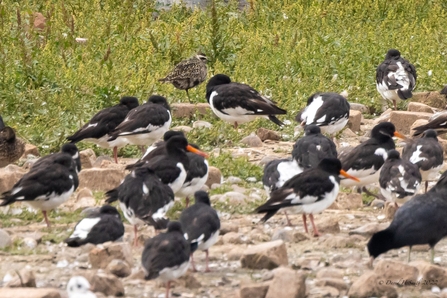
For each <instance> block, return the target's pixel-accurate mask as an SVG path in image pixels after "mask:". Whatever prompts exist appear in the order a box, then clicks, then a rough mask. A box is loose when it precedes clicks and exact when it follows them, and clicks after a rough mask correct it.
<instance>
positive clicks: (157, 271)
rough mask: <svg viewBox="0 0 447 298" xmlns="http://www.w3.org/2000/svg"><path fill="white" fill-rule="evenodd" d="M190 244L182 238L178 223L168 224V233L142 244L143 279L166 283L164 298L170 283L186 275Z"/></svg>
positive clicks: (167, 294) (167, 295)
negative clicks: (157, 279) (159, 280)
mask: <svg viewBox="0 0 447 298" xmlns="http://www.w3.org/2000/svg"><path fill="white" fill-rule="evenodd" d="M190 252H191V250H190V244H189V243H188V242H187V241H186V239H185V237H184V236H183V230H182V226H181V224H180V223H179V222H178V221H173V222H170V223H169V225H168V231H167V232H166V233H161V234H159V235H157V236H155V237H153V238H150V239H149V240H147V241H146V243H145V244H144V250H143V255H142V256H141V263H142V265H143V270H144V272H145V276H144V279H146V280H151V279H155V278H157V277H159V278H160V279H161V280H162V281H165V282H166V296H165V297H166V298H168V297H169V289H170V286H171V281H173V280H175V279H177V278H179V277H181V276H182V275H183V274H185V273H186V271H187V270H188V267H189V261H190Z"/></svg>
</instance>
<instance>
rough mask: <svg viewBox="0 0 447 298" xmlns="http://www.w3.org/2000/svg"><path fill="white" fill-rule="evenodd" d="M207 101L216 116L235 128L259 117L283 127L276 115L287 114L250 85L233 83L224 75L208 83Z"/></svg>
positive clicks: (213, 78) (216, 76)
mask: <svg viewBox="0 0 447 298" xmlns="http://www.w3.org/2000/svg"><path fill="white" fill-rule="evenodd" d="M206 100H207V101H208V103H209V104H210V107H211V110H212V111H213V112H214V114H216V116H217V117H219V118H220V119H222V120H224V121H227V122H230V123H231V124H233V125H234V128H237V127H238V124H241V123H246V122H250V121H252V120H254V119H256V118H257V117H263V118H267V119H270V120H271V121H272V122H274V123H275V124H277V125H280V126H282V125H284V123H282V122H281V121H280V120H279V119H278V118H276V116H275V115H284V114H286V113H287V111H286V110H283V109H281V108H279V107H277V106H276V103H275V102H274V101H272V100H270V99H268V98H267V97H265V96H263V95H261V94H259V92H258V91H256V90H255V89H253V88H252V87H250V86H249V85H246V84H241V83H234V82H231V79H230V78H229V77H228V76H227V75H224V74H217V75H215V76H214V77H212V78H211V79H210V80H209V81H208V83H207V85H206Z"/></svg>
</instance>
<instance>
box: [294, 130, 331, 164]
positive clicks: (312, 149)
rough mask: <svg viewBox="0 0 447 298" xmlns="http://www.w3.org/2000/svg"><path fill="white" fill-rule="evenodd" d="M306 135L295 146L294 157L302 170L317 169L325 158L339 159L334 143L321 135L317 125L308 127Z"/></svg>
mask: <svg viewBox="0 0 447 298" xmlns="http://www.w3.org/2000/svg"><path fill="white" fill-rule="evenodd" d="M305 133H306V135H305V136H304V137H302V138H300V139H299V140H297V141H296V143H295V144H294V145H293V150H292V157H293V159H294V160H296V161H297V163H298V166H299V167H300V168H301V169H303V170H304V169H309V168H314V167H316V166H317V165H318V164H319V163H320V161H321V160H322V159H323V158H337V148H336V147H335V144H334V142H333V141H332V140H331V139H329V138H328V137H326V136H324V135H323V134H321V130H320V127H319V126H318V125H315V124H311V125H308V126H306V129H305Z"/></svg>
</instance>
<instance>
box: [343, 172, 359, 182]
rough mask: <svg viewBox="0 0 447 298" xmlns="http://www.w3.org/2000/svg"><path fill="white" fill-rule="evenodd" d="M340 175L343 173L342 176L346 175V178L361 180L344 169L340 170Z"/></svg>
mask: <svg viewBox="0 0 447 298" xmlns="http://www.w3.org/2000/svg"><path fill="white" fill-rule="evenodd" d="M340 175H342V176H344V177H346V178H349V179H352V180H354V181H357V182H360V180H359V179H358V178H356V177H354V176H351V175H349V174H348V173H346V172H345V171H343V170H340Z"/></svg>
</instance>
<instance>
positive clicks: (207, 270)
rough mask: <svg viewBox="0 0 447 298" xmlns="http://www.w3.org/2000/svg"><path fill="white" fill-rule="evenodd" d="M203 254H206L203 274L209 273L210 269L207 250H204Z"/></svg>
mask: <svg viewBox="0 0 447 298" xmlns="http://www.w3.org/2000/svg"><path fill="white" fill-rule="evenodd" d="M205 254H206V269H205V272H211V270H210V267H208V262H209V257H208V249H207V250H205Z"/></svg>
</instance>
